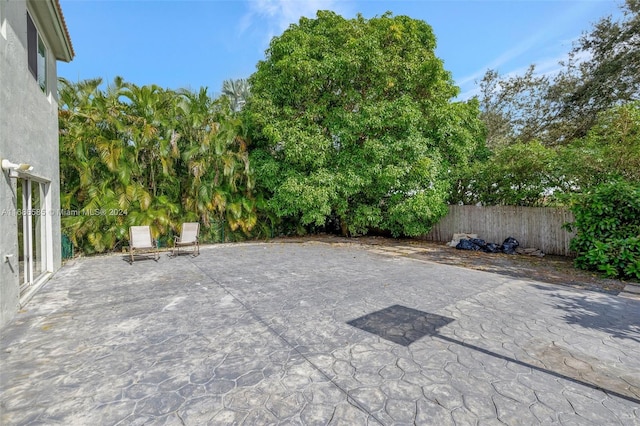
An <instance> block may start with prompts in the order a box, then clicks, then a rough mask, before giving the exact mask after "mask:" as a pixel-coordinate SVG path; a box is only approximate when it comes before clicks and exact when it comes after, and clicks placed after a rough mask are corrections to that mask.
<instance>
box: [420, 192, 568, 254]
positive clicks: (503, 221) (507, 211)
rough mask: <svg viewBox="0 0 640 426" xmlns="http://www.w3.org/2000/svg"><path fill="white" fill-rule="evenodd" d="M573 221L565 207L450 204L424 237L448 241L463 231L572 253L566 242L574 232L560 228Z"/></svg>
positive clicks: (543, 248)
mask: <svg viewBox="0 0 640 426" xmlns="http://www.w3.org/2000/svg"><path fill="white" fill-rule="evenodd" d="M573 221H574V216H573V213H571V212H570V211H569V210H568V209H565V208H555V207H515V206H488V207H479V206H458V205H451V206H449V213H448V214H447V215H446V216H445V217H444V218H442V219H441V220H440V222H439V223H438V224H436V225H435V226H434V227H433V229H432V230H431V232H430V233H429V234H427V235H426V236H424V237H423V238H424V239H426V240H428V241H439V242H445V241H451V239H452V237H453V234H454V233H462V232H465V233H470V234H478V238H482V239H483V240H486V241H487V242H492V243H497V244H501V243H502V242H503V241H504V239H505V238H507V237H514V238H515V239H516V240H518V242H519V243H520V247H523V248H525V247H535V248H539V249H541V250H542V251H543V252H545V253H547V254H557V255H561V256H573V255H575V253H573V252H571V250H569V243H570V241H571V238H573V236H574V235H575V233H570V232H568V231H566V230H564V229H562V225H564V224H565V223H567V222H573Z"/></svg>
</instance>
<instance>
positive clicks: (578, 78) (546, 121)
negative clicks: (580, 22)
mask: <svg viewBox="0 0 640 426" xmlns="http://www.w3.org/2000/svg"><path fill="white" fill-rule="evenodd" d="M622 11H623V17H622V18H621V19H619V20H614V19H613V18H612V17H611V16H607V17H604V18H602V19H600V20H599V21H598V22H597V23H595V24H594V25H593V27H592V28H591V30H590V31H588V32H585V33H584V34H583V35H582V36H581V37H580V38H579V39H578V40H577V41H576V42H575V44H574V46H573V49H572V50H571V51H570V52H569V57H568V60H566V61H564V62H562V63H560V65H561V67H560V71H559V72H558V73H557V74H556V75H555V76H553V75H539V74H537V73H536V69H535V65H531V67H530V68H529V69H528V70H527V71H526V72H525V73H524V74H522V75H514V76H510V77H501V76H500V74H499V73H498V72H497V71H496V70H488V71H487V73H486V74H485V76H484V78H483V79H482V81H481V82H480V84H479V89H480V96H479V100H480V104H481V109H482V115H483V120H484V121H485V123H486V124H487V144H488V145H489V146H491V147H495V146H499V145H504V144H509V143H515V142H516V141H518V142H524V143H526V142H529V141H532V140H537V141H540V142H542V143H544V144H545V145H566V144H569V143H571V142H573V141H574V140H576V139H580V138H583V137H584V136H586V134H587V133H588V132H589V130H590V129H591V127H592V126H593V125H594V124H595V123H596V121H597V120H598V117H599V116H600V115H601V114H602V113H604V112H605V111H607V110H609V109H610V108H613V107H616V106H618V105H621V104H624V103H629V102H634V101H638V100H640V1H639V0H626V2H625V3H624V4H623V5H622Z"/></svg>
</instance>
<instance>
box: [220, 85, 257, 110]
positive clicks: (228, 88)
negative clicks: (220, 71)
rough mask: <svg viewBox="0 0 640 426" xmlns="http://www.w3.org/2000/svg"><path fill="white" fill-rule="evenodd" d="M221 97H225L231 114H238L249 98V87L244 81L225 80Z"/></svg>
mask: <svg viewBox="0 0 640 426" xmlns="http://www.w3.org/2000/svg"><path fill="white" fill-rule="evenodd" d="M222 95H223V96H225V97H226V98H227V99H228V100H229V102H230V104H231V110H232V111H233V112H239V111H241V110H242V107H244V105H245V104H246V103H247V100H248V99H249V97H250V96H251V85H250V84H249V82H248V81H247V80H246V79H244V78H241V79H238V80H225V81H224V82H223V83H222Z"/></svg>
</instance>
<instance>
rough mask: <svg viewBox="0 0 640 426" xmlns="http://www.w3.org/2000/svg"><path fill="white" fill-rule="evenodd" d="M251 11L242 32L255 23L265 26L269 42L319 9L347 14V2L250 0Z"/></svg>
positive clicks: (241, 23)
mask: <svg viewBox="0 0 640 426" xmlns="http://www.w3.org/2000/svg"><path fill="white" fill-rule="evenodd" d="M248 5H249V11H248V12H247V14H245V15H244V16H243V18H242V20H241V22H240V32H244V31H246V30H247V29H249V28H250V27H252V26H254V25H261V26H264V30H265V31H266V34H265V38H266V40H267V42H268V41H269V40H271V38H272V37H273V36H275V35H278V34H281V33H282V32H283V31H284V30H285V29H287V28H288V27H289V25H291V24H295V23H297V22H298V21H299V20H300V18H301V17H303V16H305V17H307V18H313V17H315V16H316V12H317V11H318V10H333V11H335V12H336V13H339V14H341V15H343V16H344V15H345V14H346V13H345V10H344V6H345V2H344V1H340V0H250V1H248Z"/></svg>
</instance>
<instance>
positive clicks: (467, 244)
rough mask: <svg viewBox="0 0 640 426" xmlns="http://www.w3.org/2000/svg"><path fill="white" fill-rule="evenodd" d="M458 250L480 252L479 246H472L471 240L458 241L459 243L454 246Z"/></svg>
mask: <svg viewBox="0 0 640 426" xmlns="http://www.w3.org/2000/svg"><path fill="white" fill-rule="evenodd" d="M456 248H457V249H458V250H473V251H478V250H480V246H478V245H476V244H473V242H472V241H471V240H460V242H459V243H458V244H457V245H456Z"/></svg>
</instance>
